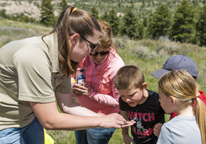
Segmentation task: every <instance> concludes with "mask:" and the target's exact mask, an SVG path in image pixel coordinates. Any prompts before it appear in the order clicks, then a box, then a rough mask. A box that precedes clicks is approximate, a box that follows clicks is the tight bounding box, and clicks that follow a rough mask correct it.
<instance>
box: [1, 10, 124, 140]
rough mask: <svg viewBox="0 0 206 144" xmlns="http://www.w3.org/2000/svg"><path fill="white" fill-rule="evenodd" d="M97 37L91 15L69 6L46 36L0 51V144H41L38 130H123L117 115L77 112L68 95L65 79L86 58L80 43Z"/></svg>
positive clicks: (41, 134)
mask: <svg viewBox="0 0 206 144" xmlns="http://www.w3.org/2000/svg"><path fill="white" fill-rule="evenodd" d="M100 31H101V28H100V26H99V24H98V22H97V20H96V19H95V18H94V17H93V16H92V15H91V14H89V13H88V12H86V11H84V10H80V9H76V8H75V7H72V6H69V7H67V8H66V9H65V10H64V11H63V12H62V13H61V15H60V17H59V19H58V20H57V22H56V25H55V27H54V29H53V30H52V31H51V33H49V34H47V35H45V36H37V37H31V38H27V39H22V40H17V41H13V42H10V43H8V44H6V45H5V46H3V47H2V48H0V99H1V100H0V143H1V144H6V143H12V144H44V132H43V127H45V128H46V129H53V130H55V129H58V130H79V129H86V128H93V127H103V128H111V127H114V128H120V127H121V126H122V125H123V124H124V121H125V120H124V119H123V117H120V116H119V115H118V114H111V115H107V116H99V115H97V114H96V113H94V112H92V111H90V110H88V109H86V108H83V107H80V106H79V104H77V103H75V102H74V100H73V98H72V95H71V80H70V79H71V78H70V75H71V74H73V73H74V72H75V70H76V68H77V65H78V63H79V62H81V61H82V59H83V58H84V57H85V56H86V55H89V53H92V50H91V49H90V48H91V47H88V44H87V42H85V40H84V39H82V37H84V38H86V39H87V40H88V41H90V42H92V43H93V44H98V42H99V37H100ZM71 33H73V35H69V34H71ZM92 48H93V47H92ZM55 96H56V98H55ZM56 100H57V102H58V104H59V107H60V109H61V110H62V111H63V112H64V113H60V112H59V111H58V109H57V106H56ZM68 113H69V114H68ZM76 115H80V116H76ZM82 116H85V117H82ZM87 116H89V117H87Z"/></svg>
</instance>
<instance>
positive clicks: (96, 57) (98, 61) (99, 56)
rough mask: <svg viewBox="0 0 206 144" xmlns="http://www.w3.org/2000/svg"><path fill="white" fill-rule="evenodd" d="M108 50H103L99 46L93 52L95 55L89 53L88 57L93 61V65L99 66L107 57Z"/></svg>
mask: <svg viewBox="0 0 206 144" xmlns="http://www.w3.org/2000/svg"><path fill="white" fill-rule="evenodd" d="M109 50H110V48H107V49H103V48H101V47H100V46H98V47H97V48H96V50H95V53H94V54H92V53H91V54H90V56H91V58H92V59H93V60H94V62H95V64H97V65H100V64H102V63H103V62H104V61H105V60H106V59H107V57H108V55H109ZM103 53H104V54H103ZM95 54H97V55H95ZM102 54H103V55H102Z"/></svg>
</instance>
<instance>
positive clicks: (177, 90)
mask: <svg viewBox="0 0 206 144" xmlns="http://www.w3.org/2000/svg"><path fill="white" fill-rule="evenodd" d="M158 86H159V88H160V89H161V90H162V92H163V93H164V94H165V95H166V96H168V97H169V96H173V97H175V98H176V99H177V105H178V106H179V107H180V109H184V108H186V107H188V106H193V107H194V112H195V116H196V120H197V124H198V126H199V128H200V131H201V136H202V143H203V144H205V143H206V119H205V114H206V107H205V105H204V104H203V102H202V101H201V100H200V99H199V98H197V96H196V92H197V84H196V82H195V80H194V78H193V77H192V76H191V75H190V74H189V73H188V72H186V71H185V70H173V71H171V72H168V73H166V74H164V75H163V76H162V77H161V78H160V80H159V82H158Z"/></svg>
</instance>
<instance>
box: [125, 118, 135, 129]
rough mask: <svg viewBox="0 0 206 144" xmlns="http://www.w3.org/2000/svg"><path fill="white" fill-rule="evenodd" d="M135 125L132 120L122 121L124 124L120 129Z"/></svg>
mask: <svg viewBox="0 0 206 144" xmlns="http://www.w3.org/2000/svg"><path fill="white" fill-rule="evenodd" d="M135 123H136V121H134V120H131V121H124V124H123V125H122V128H126V127H130V126H132V125H134V124H135Z"/></svg>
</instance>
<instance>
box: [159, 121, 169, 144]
mask: <svg viewBox="0 0 206 144" xmlns="http://www.w3.org/2000/svg"><path fill="white" fill-rule="evenodd" d="M157 144H173V136H172V132H171V131H170V130H169V128H167V126H166V125H165V124H163V126H162V128H161V132H160V135H159V137H158V141H157Z"/></svg>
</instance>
